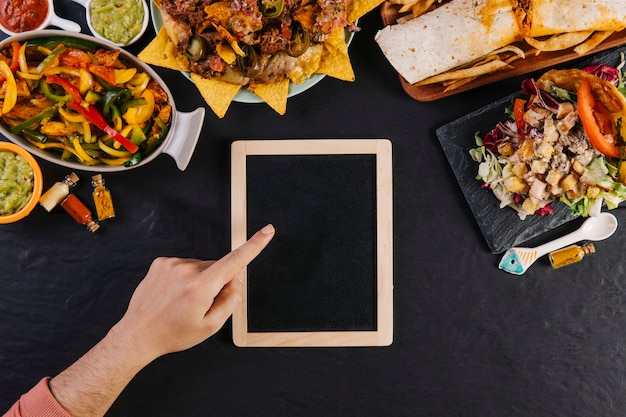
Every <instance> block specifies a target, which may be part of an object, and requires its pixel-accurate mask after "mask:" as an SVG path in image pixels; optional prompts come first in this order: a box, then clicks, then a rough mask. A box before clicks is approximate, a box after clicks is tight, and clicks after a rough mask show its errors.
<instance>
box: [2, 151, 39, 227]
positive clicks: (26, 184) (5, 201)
mask: <svg viewBox="0 0 626 417" xmlns="http://www.w3.org/2000/svg"><path fill="white" fill-rule="evenodd" d="M33 177H34V173H33V169H32V168H31V166H30V165H29V164H28V161H27V160H26V159H24V158H22V157H21V156H19V155H16V154H14V153H13V152H7V151H1V152H0V215H6V214H11V213H15V212H16V211H18V210H19V209H21V208H22V207H24V206H25V205H26V203H28V200H30V197H31V196H32V195H33Z"/></svg>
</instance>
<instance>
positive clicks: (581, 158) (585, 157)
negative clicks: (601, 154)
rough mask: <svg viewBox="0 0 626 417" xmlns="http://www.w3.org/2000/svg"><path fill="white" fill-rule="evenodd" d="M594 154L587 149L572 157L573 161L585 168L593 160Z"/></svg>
mask: <svg viewBox="0 0 626 417" xmlns="http://www.w3.org/2000/svg"><path fill="white" fill-rule="evenodd" d="M594 153H595V152H594V151H593V150H591V149H587V150H586V151H584V152H583V153H581V154H579V155H576V156H575V157H574V160H575V161H578V162H580V164H581V165H583V166H587V165H589V163H590V162H591V160H592V159H593V155H594Z"/></svg>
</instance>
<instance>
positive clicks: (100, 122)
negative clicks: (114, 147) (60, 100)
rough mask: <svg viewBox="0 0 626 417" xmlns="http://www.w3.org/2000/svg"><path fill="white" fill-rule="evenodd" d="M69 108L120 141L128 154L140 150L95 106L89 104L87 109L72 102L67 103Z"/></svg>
mask: <svg viewBox="0 0 626 417" xmlns="http://www.w3.org/2000/svg"><path fill="white" fill-rule="evenodd" d="M67 107H69V108H70V109H72V110H74V111H77V112H78V113H80V114H82V115H83V116H85V118H86V119H87V120H89V121H90V122H91V123H93V124H94V125H96V126H97V127H98V128H99V129H100V130H102V131H103V132H104V133H106V134H107V135H109V136H111V137H112V138H113V139H115V140H116V141H118V142H119V143H120V144H121V145H122V146H123V147H124V148H126V150H127V151H128V152H130V153H135V152H137V151H138V150H139V147H138V146H137V145H135V144H134V143H133V142H131V141H130V140H128V139H126V138H125V137H124V136H122V135H121V134H120V133H119V132H118V131H117V130H115V129H113V128H112V127H111V126H109V124H108V123H107V122H106V120H105V119H104V116H103V115H102V113H100V111H99V110H98V109H97V108H96V107H94V106H93V105H91V104H87V107H84V106H82V105H81V104H80V102H76V101H70V102H69V103H67Z"/></svg>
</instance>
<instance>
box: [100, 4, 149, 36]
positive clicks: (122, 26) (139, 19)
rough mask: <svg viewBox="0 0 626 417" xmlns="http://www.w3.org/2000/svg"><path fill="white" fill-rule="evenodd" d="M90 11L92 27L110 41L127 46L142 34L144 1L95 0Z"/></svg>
mask: <svg viewBox="0 0 626 417" xmlns="http://www.w3.org/2000/svg"><path fill="white" fill-rule="evenodd" d="M89 11H90V12H91V27H93V29H94V30H95V31H96V32H98V34H99V35H101V36H103V37H105V38H107V39H108V40H110V41H113V42H115V43H119V44H123V45H126V44H127V43H128V42H130V41H131V40H132V39H133V38H134V37H135V36H137V35H138V34H139V32H141V27H142V25H143V17H144V11H143V0H93V1H92V2H91V5H90V6H89Z"/></svg>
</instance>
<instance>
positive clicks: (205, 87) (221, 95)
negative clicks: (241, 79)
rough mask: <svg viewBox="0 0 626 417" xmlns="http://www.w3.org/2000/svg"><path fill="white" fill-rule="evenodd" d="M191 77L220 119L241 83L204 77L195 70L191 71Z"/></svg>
mask: <svg viewBox="0 0 626 417" xmlns="http://www.w3.org/2000/svg"><path fill="white" fill-rule="evenodd" d="M191 79H192V80H193V82H194V83H195V84H196V87H197V88H198V90H199V91H200V94H201V95H202V98H204V101H206V103H207V104H208V105H209V107H210V108H211V110H213V113H215V114H216V115H217V117H219V118H220V119H221V118H222V117H224V115H225V114H226V111H227V110H228V107H229V106H230V103H232V101H233V99H234V98H235V95H236V94H237V92H239V90H240V89H241V86H240V85H237V84H233V83H227V82H226V81H222V80H215V79H211V78H204V77H202V76H201V75H198V74H195V73H193V72H192V73H191Z"/></svg>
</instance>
